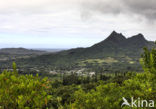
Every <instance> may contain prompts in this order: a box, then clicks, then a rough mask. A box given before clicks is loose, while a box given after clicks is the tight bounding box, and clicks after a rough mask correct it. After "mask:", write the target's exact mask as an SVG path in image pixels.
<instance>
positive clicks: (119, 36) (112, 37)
mask: <svg viewBox="0 0 156 109" xmlns="http://www.w3.org/2000/svg"><path fill="white" fill-rule="evenodd" d="M123 40H126V37H125V36H124V35H122V33H117V32H116V31H113V32H112V33H111V34H110V35H109V37H108V38H106V40H105V41H113V42H119V41H123Z"/></svg>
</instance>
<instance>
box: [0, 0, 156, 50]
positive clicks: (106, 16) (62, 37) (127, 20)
mask: <svg viewBox="0 0 156 109" xmlns="http://www.w3.org/2000/svg"><path fill="white" fill-rule="evenodd" d="M155 19H156V0H148V1H147V0H0V48H4V47H26V48H75V47H88V46H91V45H93V44H94V43H97V42H99V41H101V40H104V39H105V38H106V37H107V36H108V35H109V34H110V33H111V32H112V31H113V30H116V31H117V32H119V33H123V34H124V35H125V36H126V37H130V36H132V35H135V34H138V33H142V34H144V36H145V37H146V39H148V40H153V41H154V40H156V20H155Z"/></svg>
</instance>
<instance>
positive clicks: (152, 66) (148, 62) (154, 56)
mask: <svg viewBox="0 0 156 109" xmlns="http://www.w3.org/2000/svg"><path fill="white" fill-rule="evenodd" d="M141 63H142V65H143V68H144V70H145V71H148V72H151V73H155V74H156V49H155V48H153V49H152V50H148V49H147V48H144V54H143V55H142V59H141Z"/></svg>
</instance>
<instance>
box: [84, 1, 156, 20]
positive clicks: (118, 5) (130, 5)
mask: <svg viewBox="0 0 156 109" xmlns="http://www.w3.org/2000/svg"><path fill="white" fill-rule="evenodd" d="M81 6H82V12H83V9H84V10H85V13H86V10H87V11H88V12H89V13H93V14H95V13H98V12H99V13H102V14H115V15H116V14H125V15H133V14H134V15H139V16H140V17H144V18H146V19H149V20H155V18H156V0H96V1H95V0H88V1H85V2H82V4H81Z"/></svg>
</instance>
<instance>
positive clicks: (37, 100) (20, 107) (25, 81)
mask: <svg viewBox="0 0 156 109" xmlns="http://www.w3.org/2000/svg"><path fill="white" fill-rule="evenodd" d="M48 90H49V81H48V80H47V79H46V78H44V79H40V78H39V77H38V75H36V76H32V75H18V72H17V70H16V64H15V63H13V71H12V72H11V71H6V70H5V71H3V72H2V73H1V74H0V106H1V107H2V109H41V108H43V107H44V106H46V105H47V103H48V101H49V100H50V99H51V96H50V95H48Z"/></svg>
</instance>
